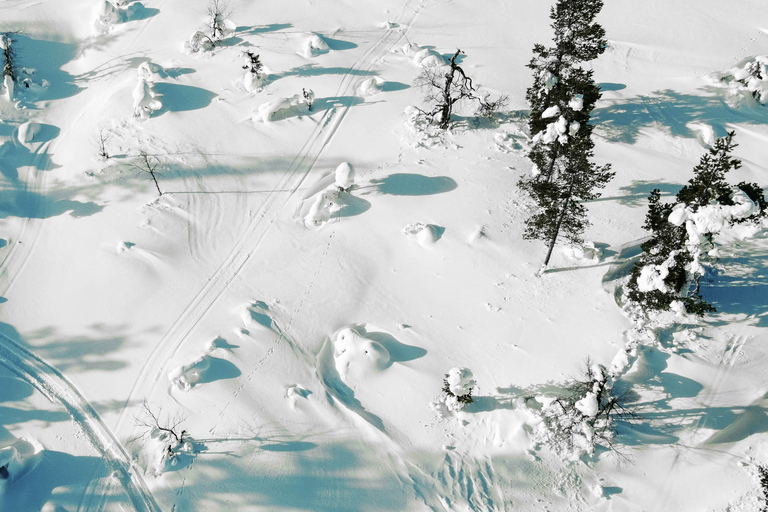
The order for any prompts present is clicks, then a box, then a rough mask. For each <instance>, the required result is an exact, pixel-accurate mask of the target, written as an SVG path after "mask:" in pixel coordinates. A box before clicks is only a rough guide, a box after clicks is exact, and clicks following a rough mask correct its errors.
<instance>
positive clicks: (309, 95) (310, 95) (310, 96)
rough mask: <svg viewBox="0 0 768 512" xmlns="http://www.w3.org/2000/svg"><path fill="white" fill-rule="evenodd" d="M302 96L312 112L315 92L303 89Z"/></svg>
mask: <svg viewBox="0 0 768 512" xmlns="http://www.w3.org/2000/svg"><path fill="white" fill-rule="evenodd" d="M301 95H302V96H303V97H304V100H305V101H306V102H307V110H309V111H310V112H312V103H314V101H315V92H314V91H313V90H312V89H309V90H307V89H304V88H302V89H301Z"/></svg>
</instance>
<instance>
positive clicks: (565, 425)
mask: <svg viewBox="0 0 768 512" xmlns="http://www.w3.org/2000/svg"><path fill="white" fill-rule="evenodd" d="M612 388H613V382H612V379H611V377H610V376H609V374H608V372H607V371H606V369H605V368H604V367H603V366H602V365H599V364H590V363H589V361H588V362H587V368H586V371H585V373H584V376H583V377H582V378H581V379H580V380H576V381H573V382H570V383H567V384H565V385H564V386H563V387H562V389H561V390H560V391H559V392H557V394H555V395H554V396H553V395H552V394H540V395H537V396H534V397H533V398H534V399H535V402H536V404H534V409H537V408H538V409H539V410H538V413H537V415H538V418H539V421H538V423H536V424H535V425H534V426H533V434H534V436H533V438H534V441H535V442H536V443H538V444H541V445H546V446H549V447H550V448H551V449H552V450H554V451H555V452H556V453H558V454H559V455H561V456H564V457H568V458H570V459H577V458H578V457H580V456H581V455H582V454H585V453H586V454H589V455H591V454H592V453H594V450H595V446H596V445H597V444H605V445H606V446H607V447H608V448H613V442H612V438H613V434H614V425H613V421H614V418H615V417H628V416H630V413H629V411H627V410H626V409H625V408H624V407H623V406H622V405H621V403H620V397H617V396H615V395H614V394H613V389H612ZM528 403H529V404H530V402H528Z"/></svg>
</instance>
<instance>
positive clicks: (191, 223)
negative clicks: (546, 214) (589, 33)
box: [0, 0, 768, 512]
mask: <svg viewBox="0 0 768 512" xmlns="http://www.w3.org/2000/svg"><path fill="white" fill-rule="evenodd" d="M122 3H123V4H124V5H122V6H121V7H113V8H106V7H105V4H104V0H67V1H66V2H63V1H62V0H4V1H2V2H0V30H19V31H20V33H19V34H17V35H16V36H15V38H16V40H17V43H16V46H15V47H16V50H17V55H18V62H19V66H20V67H23V68H27V72H26V73H25V74H24V77H25V78H27V80H28V82H27V83H28V84H29V87H25V86H23V85H21V86H19V85H18V84H17V86H16V90H15V92H14V99H13V101H12V102H9V101H7V100H6V99H2V98H0V120H2V122H0V173H1V175H0V402H2V404H0V448H1V449H2V451H0V465H7V469H8V471H9V474H10V477H9V478H3V479H2V480H0V510H3V511H5V510H8V511H27V510H41V509H42V510H47V511H54V510H55V511H63V510H65V511H70V512H71V511H75V510H107V511H110V510H134V509H135V510H150V511H151V510H168V511H170V510H176V511H211V510H242V511H255V510H311V511H338V510H393V511H405V510H440V511H448V510H456V511H465V510H476V511H501V510H520V511H541V510H550V511H565V510H583V511H609V510H613V511H641V510H648V511H650V510H654V511H656V510H658V511H702V510H713V511H726V510H729V511H753V510H759V509H760V507H761V506H762V501H761V500H762V492H761V490H760V487H759V485H758V483H757V476H756V466H755V465H756V463H768V436H767V435H766V432H768V416H767V415H766V409H765V408H766V406H768V398H766V397H768V373H766V371H765V367H766V366H765V365H766V364H768V343H767V342H768V316H766V315H767V310H766V307H767V306H768V280H767V279H768V278H767V277H766V269H767V268H768V266H766V263H765V262H766V256H768V236H766V234H765V233H761V234H758V235H757V236H756V237H754V238H753V239H751V240H750V241H745V242H738V243H736V244H735V245H733V246H732V247H730V248H729V249H728V250H726V251H724V253H723V254H722V255H721V260H720V262H721V264H722V267H723V268H722V270H721V271H719V272H718V273H717V274H716V275H712V276H710V278H709V280H708V281H707V282H706V283H705V285H704V287H703V293H704V297H705V299H706V300H708V301H710V302H712V303H713V304H714V305H715V306H716V307H717V309H718V312H717V313H715V314H710V315H707V316H706V317H704V318H703V319H701V320H699V319H696V318H683V317H670V318H667V321H666V323H665V322H661V321H659V322H658V323H655V324H652V325H650V326H647V327H648V329H646V330H645V331H642V332H641V331H639V330H637V329H636V326H635V324H633V322H632V320H631V319H630V318H629V317H628V316H627V315H626V314H625V312H624V311H623V310H622V308H621V307H620V305H619V304H617V299H616V297H617V296H618V295H620V293H618V292H617V287H620V285H621V277H623V276H624V275H626V266H625V265H624V266H623V264H624V263H626V262H627V261H629V259H630V258H631V257H632V256H633V255H636V254H637V250H638V244H639V242H640V241H641V240H642V239H643V237H645V236H647V233H646V232H645V231H644V230H643V229H642V228H641V226H642V223H643V219H644V216H645V212H646V204H647V201H646V199H647V196H648V193H649V192H650V191H651V190H652V189H654V188H659V189H660V190H661V192H662V195H663V196H665V197H666V196H672V195H674V194H675V193H676V192H677V190H679V188H680V187H681V186H682V184H684V183H685V182H686V181H687V180H688V179H689V178H690V177H691V169H692V167H693V166H694V165H695V164H696V163H697V162H698V160H699V158H700V157H701V155H702V154H703V153H704V151H705V147H707V145H708V144H711V143H712V141H713V140H714V138H715V137H719V136H723V135H725V133H726V131H730V130H735V131H736V142H737V143H738V144H739V147H738V148H737V149H736V150H735V154H734V156H736V157H737V158H740V159H742V161H743V167H742V168H741V169H739V170H738V171H735V172H734V173H732V174H733V175H732V176H729V181H731V182H733V183H737V182H739V181H749V182H757V183H759V184H760V185H765V184H766V183H768V172H766V171H767V169H768V167H767V166H768V144H766V142H767V141H768V107H763V106H760V105H759V104H757V103H755V102H754V101H752V102H751V101H749V100H750V98H751V96H750V94H747V93H745V91H744V90H741V89H739V87H737V86H736V85H734V84H733V83H730V82H729V80H731V79H732V78H733V77H734V76H740V75H739V73H740V72H741V71H739V70H740V69H744V67H745V66H746V65H747V63H748V62H752V61H754V57H757V56H763V55H768V10H766V9H765V6H764V0H740V1H739V2H736V3H732V4H725V5H724V4H723V3H722V2H717V1H715V0H698V1H693V0H679V1H675V2H669V1H665V0H646V1H644V2H627V1H611V2H606V5H605V7H604V9H603V11H602V13H601V14H600V15H599V16H598V22H599V23H600V24H601V25H602V26H603V27H604V28H605V30H606V32H607V38H608V40H609V48H608V49H607V50H606V51H605V53H604V54H603V55H602V56H601V57H600V58H599V59H598V60H596V61H594V62H593V68H594V71H595V74H594V78H595V80H596V81H597V82H599V83H600V85H601V89H602V91H603V97H602V99H601V101H600V102H599V103H598V105H597V108H596V109H595V111H594V112H593V123H594V124H595V125H596V129H595V138H596V156H595V160H596V161H597V162H598V163H599V164H603V163H611V164H612V166H613V170H614V171H616V178H615V179H614V180H613V181H612V182H611V183H610V184H609V186H608V188H607V189H606V190H605V192H604V194H603V197H601V198H600V199H599V200H597V201H594V202H592V203H590V204H589V205H588V206H589V211H590V218H591V220H592V222H593V225H592V226H591V227H590V228H589V230H588V232H587V234H586V237H587V240H589V241H590V242H592V244H591V245H588V246H587V247H585V248H569V247H565V246H558V249H557V250H556V253H555V256H554V258H553V262H552V265H551V269H550V270H549V271H547V272H546V273H545V274H544V275H543V276H541V277H540V278H539V277H535V275H534V274H535V272H536V271H537V270H538V269H539V267H540V265H541V261H542V259H543V257H544V252H545V247H544V244H542V243H540V242H531V241H525V240H523V239H522V232H523V221H524V219H525V218H526V216H527V214H528V212H529V211H530V208H531V203H530V201H529V200H528V199H527V198H526V196H525V195H524V194H523V193H522V192H521V191H520V190H519V189H518V187H517V180H518V179H519V177H520V176H521V175H523V174H524V173H527V172H530V163H529V161H528V160H527V159H526V158H525V147H526V144H527V138H526V135H525V131H526V125H525V113H526V109H527V104H526V101H525V90H526V88H527V87H528V86H529V84H530V80H531V74H530V70H529V69H527V68H526V67H525V65H526V64H527V62H528V61H529V60H530V58H531V49H532V47H533V45H534V43H542V44H550V40H551V36H552V33H551V29H550V27H549V24H550V20H549V17H548V14H549V9H550V7H551V5H552V3H553V2H544V1H541V0H518V1H515V2H511V1H504V0H472V1H469V0H378V1H371V0H357V1H348V0H344V1H337V2H331V1H326V2H319V1H315V0H294V1H291V2H286V1H273V2H252V1H249V0H232V1H231V2H230V3H229V6H230V7H231V15H230V16H229V20H228V21H229V24H228V25H227V31H226V33H225V36H224V38H223V39H222V40H221V41H219V42H217V44H216V45H215V46H214V48H213V50H212V51H199V52H190V51H185V48H184V46H185V43H188V42H189V41H190V37H191V36H193V34H195V33H196V32H197V31H199V30H203V31H205V30H206V27H205V23H206V14H205V11H206V6H207V5H208V2H207V1H206V0H186V1H183V2H182V1H177V2H173V1H169V0H146V1H145V2H137V1H130V0H129V1H128V2H122ZM110 9H112V10H110ZM100 17H101V19H100ZM199 41H202V39H200V40H199ZM199 41H198V42H199ZM187 46H188V47H189V46H190V45H189V44H188V45H187ZM458 48H460V49H461V50H463V51H464V52H465V55H463V56H461V62H460V64H461V65H462V66H463V67H464V69H465V71H467V72H468V73H469V74H470V75H471V76H473V77H474V78H475V80H476V81H477V82H479V83H480V84H482V85H483V86H484V87H485V88H486V89H487V90H489V91H491V92H492V93H493V94H494V95H495V94H507V95H509V98H510V104H509V106H508V112H505V113H504V114H502V115H500V116H498V117H497V119H496V120H495V121H494V122H491V123H489V122H486V121H483V122H478V121H477V120H476V119H475V118H474V117H473V115H472V112H471V111H459V112H457V115H456V116H454V119H455V123H454V125H453V127H452V129H451V130H450V131H448V132H446V133H443V134H440V133H438V132H437V131H436V130H428V131H424V130H418V129H416V128H415V127H414V125H413V124H412V123H410V122H409V120H408V115H406V114H405V111H406V109H407V107H408V106H409V105H421V101H422V96H423V93H422V91H420V90H419V89H417V88H415V87H413V86H412V84H413V81H414V79H415V78H416V76H417V75H418V74H419V72H420V71H421V70H422V69H423V66H428V65H431V64H435V63H439V61H440V60H441V59H445V58H450V57H451V56H452V55H453V54H454V53H455V52H456V50H457V49H458ZM246 50H250V51H251V52H253V53H255V54H258V55H259V56H260V59H261V62H262V63H263V65H264V68H263V70H262V76H261V77H260V78H259V80H254V79H253V77H248V76H246V75H247V71H245V70H244V69H243V67H242V65H243V52H244V51H246ZM147 62H149V63H151V64H152V65H151V66H150V65H146V64H144V63H147ZM734 73H735V75H734ZM763 85H764V84H754V85H753V86H750V87H752V88H753V89H754V90H758V91H762V90H763V89H762V88H763ZM304 90H306V91H307V92H308V94H309V97H310V99H311V95H312V94H313V95H314V98H313V99H312V101H311V104H312V106H311V109H310V108H309V103H308V101H307V97H305V95H304ZM766 90H768V89H766ZM310 91H311V92H310ZM747 92H749V93H751V90H750V91H747ZM260 107H261V108H260ZM137 108H138V114H139V115H138V117H136V116H134V112H135V109H137ZM99 134H102V136H103V137H104V139H105V140H106V143H105V148H106V150H107V152H108V153H109V155H110V158H108V159H106V160H103V159H102V160H100V159H99V158H98V156H97V154H98V149H97V144H96V142H95V141H96V139H97V138H98V136H99ZM141 152H144V153H145V154H146V155H147V158H148V161H149V162H150V164H153V165H156V166H157V167H156V170H157V172H158V176H157V179H158V186H159V188H160V189H161V191H162V192H163V195H162V196H158V193H157V190H156V188H155V184H154V183H153V181H151V177H150V176H149V174H148V173H146V172H142V168H141V165H139V164H138V162H139V160H138V159H137V156H138V155H139V154H140V153H141ZM345 163H346V164H347V165H342V164H345ZM144 171H146V169H144ZM350 183H351V184H350ZM340 188H343V189H345V190H340ZM633 341H638V342H639V345H638V348H637V351H636V356H632V357H629V358H628V363H629V365H630V366H629V367H628V368H627V369H625V370H623V371H622V372H620V373H619V374H617V378H616V383H615V384H614V386H618V385H621V387H622V389H624V390H627V391H628V394H627V402H626V405H627V407H629V408H630V409H631V410H632V411H633V412H634V413H635V414H636V415H637V417H636V419H635V420H634V421H632V422H620V423H619V424H618V433H617V436H616V438H615V440H614V441H615V446H616V448H617V449H618V451H619V453H618V454H616V453H613V452H610V451H605V450H601V449H598V450H596V452H595V453H594V454H593V455H591V456H586V455H585V456H583V457H581V458H580V459H578V460H576V461H568V460H566V459H565V458H564V457H561V456H560V455H559V454H556V453H554V452H553V451H551V450H550V448H549V447H548V446H537V445H536V442H535V441H536V436H535V430H536V422H537V421H538V420H537V417H536V414H535V413H534V411H533V410H532V409H531V408H530V407H528V406H527V405H526V404H527V403H528V402H530V400H527V398H528V397H531V396H533V395H535V394H536V393H538V392H539V391H540V390H541V389H544V388H545V387H546V386H548V385H550V386H551V385H556V384H559V383H562V382H564V381H565V380H567V379H568V378H569V377H571V376H576V375H578V374H579V372H580V371H582V370H583V368H584V367H585V362H586V360H587V358H589V359H590V360H591V361H593V362H595V363H599V364H602V365H604V366H605V367H608V368H610V367H611V363H612V362H613V361H614V358H615V356H616V355H617V354H622V353H623V352H624V348H625V346H626V344H627V343H628V342H633ZM456 367H459V368H468V369H470V370H471V372H472V375H473V378H474V380H475V381H476V386H475V388H474V392H473V396H474V402H473V403H472V404H468V405H467V406H466V407H464V409H463V410H462V411H460V412H453V411H450V410H449V409H448V408H447V407H442V406H437V407H436V406H434V405H431V404H433V403H434V402H436V400H438V399H439V398H440V397H441V396H442V395H443V393H442V392H441V389H442V387H443V378H444V376H445V374H447V373H448V372H449V370H451V369H452V368H456ZM452 378H453V377H452ZM457 378H458V377H457ZM438 402H439V401H438ZM145 404H146V406H145ZM438 405H439V404H438ZM147 407H148V409H149V411H150V412H151V413H152V414H155V415H156V417H157V419H158V423H159V424H161V426H165V425H173V424H175V423H176V422H178V421H180V423H179V428H178V429H177V432H176V433H177V434H179V433H180V432H181V430H186V433H185V434H184V436H183V439H182V440H181V441H180V442H177V441H178V440H172V438H171V436H170V434H167V433H165V434H163V433H162V432H159V431H156V430H153V429H152V428H151V424H152V418H151V415H150V416H148V410H147ZM147 424H150V426H149V427H148V426H147ZM168 446H170V447H171V450H172V451H173V454H172V455H169V454H168V453H167V452H166V450H167V448H166V447H168ZM0 476H2V474H1V472H0Z"/></svg>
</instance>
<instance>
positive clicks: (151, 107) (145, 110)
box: [133, 78, 163, 120]
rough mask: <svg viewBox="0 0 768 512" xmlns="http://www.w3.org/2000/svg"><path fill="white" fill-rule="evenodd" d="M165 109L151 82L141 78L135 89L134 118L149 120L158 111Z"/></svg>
mask: <svg viewBox="0 0 768 512" xmlns="http://www.w3.org/2000/svg"><path fill="white" fill-rule="evenodd" d="M161 108H163V104H162V103H161V102H160V100H159V99H158V98H157V93H156V92H155V90H154V87H153V86H152V83H151V82H147V81H146V80H144V79H142V78H139V81H138V83H137V84H136V87H135V88H134V89H133V117H135V118H137V119H142V120H145V119H149V118H150V117H152V114H153V113H154V112H155V111H156V110H160V109H161Z"/></svg>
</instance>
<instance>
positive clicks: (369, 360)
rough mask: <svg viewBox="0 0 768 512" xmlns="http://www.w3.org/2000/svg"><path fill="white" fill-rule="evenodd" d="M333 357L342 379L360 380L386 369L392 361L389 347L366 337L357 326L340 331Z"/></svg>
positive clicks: (334, 341) (345, 380) (334, 344)
mask: <svg viewBox="0 0 768 512" xmlns="http://www.w3.org/2000/svg"><path fill="white" fill-rule="evenodd" d="M333 359H334V362H335V366H336V371H337V372H339V376H340V377H341V380H343V381H344V382H348V381H350V380H353V381H360V380H361V379H362V380H365V379H366V378H370V377H371V376H373V375H375V374H377V373H379V372H382V371H384V370H386V369H387V368H388V367H389V365H390V362H391V358H390V355H389V352H387V349H386V348H384V346H383V345H381V344H380V343H379V342H377V341H374V340H372V339H369V338H366V337H365V336H363V335H362V334H360V332H359V331H358V330H357V329H356V328H355V327H346V328H344V329H342V330H340V331H339V333H338V334H337V335H336V338H335V339H334V340H333Z"/></svg>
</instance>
